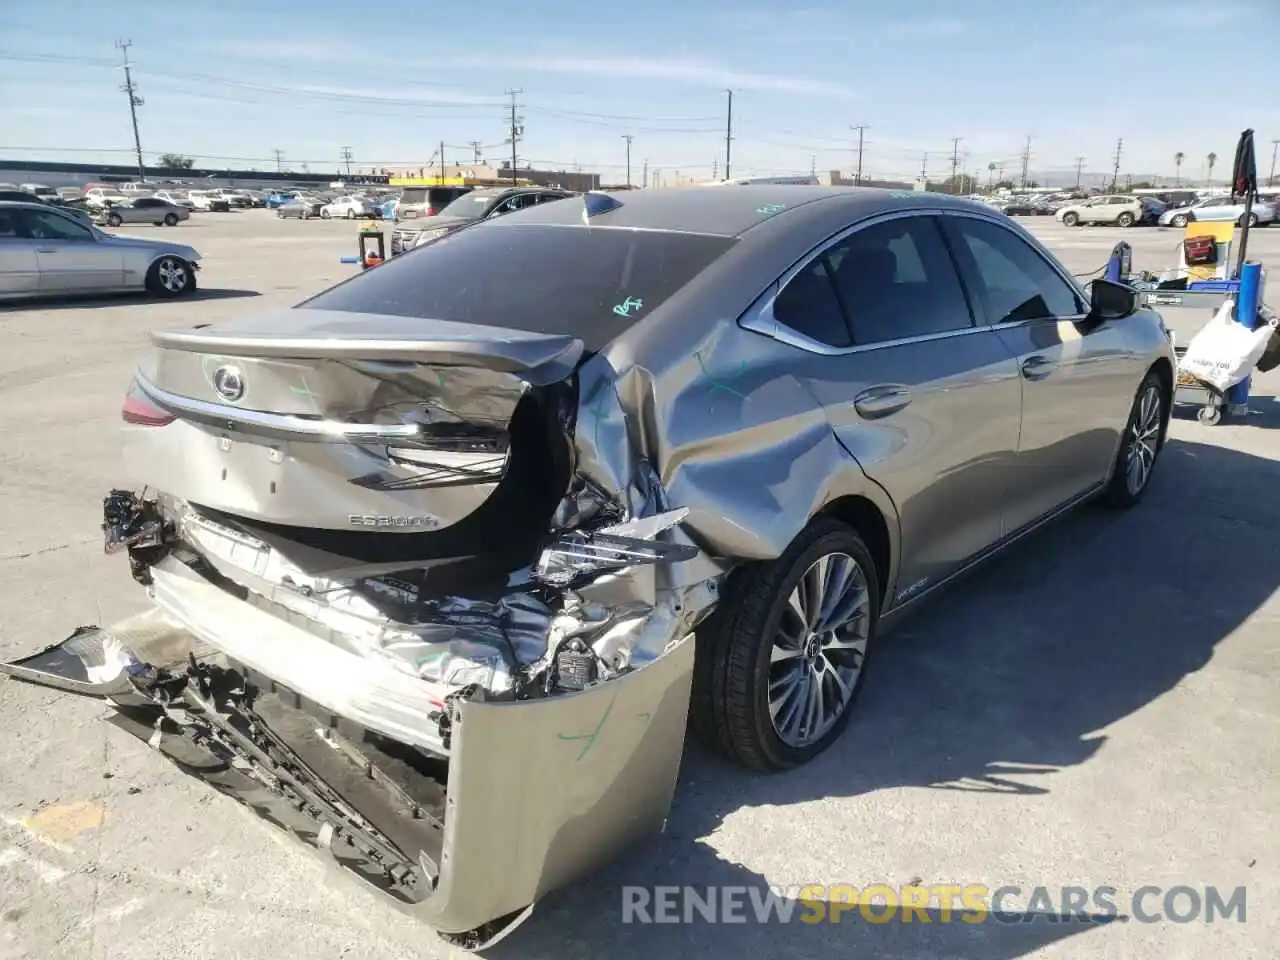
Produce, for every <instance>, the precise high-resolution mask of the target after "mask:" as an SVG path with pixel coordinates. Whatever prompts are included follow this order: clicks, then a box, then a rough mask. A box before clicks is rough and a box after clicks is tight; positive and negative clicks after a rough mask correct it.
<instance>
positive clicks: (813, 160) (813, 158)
mask: <svg viewBox="0 0 1280 960" xmlns="http://www.w3.org/2000/svg"><path fill="white" fill-rule="evenodd" d="M809 176H811V177H813V179H815V180H817V179H818V155H817V154H816V153H811V154H809Z"/></svg>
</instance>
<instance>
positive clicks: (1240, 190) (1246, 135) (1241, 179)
mask: <svg viewBox="0 0 1280 960" xmlns="http://www.w3.org/2000/svg"><path fill="white" fill-rule="evenodd" d="M1237 197H1242V198H1243V199H1244V214H1243V216H1242V220H1243V223H1242V224H1241V227H1240V253H1239V254H1238V255H1237V256H1236V269H1235V279H1237V280H1238V279H1240V271H1241V270H1242V269H1243V267H1244V258H1245V254H1246V253H1248V251H1249V220H1250V219H1251V218H1252V215H1253V205H1254V203H1255V202H1256V201H1257V199H1258V162H1257V157H1255V156H1254V152H1253V130H1245V131H1243V132H1242V133H1241V134H1240V142H1239V143H1237V144H1236V158H1235V162H1234V163H1233V164H1232V167H1231V202H1232V203H1235V202H1236V198H1237Z"/></svg>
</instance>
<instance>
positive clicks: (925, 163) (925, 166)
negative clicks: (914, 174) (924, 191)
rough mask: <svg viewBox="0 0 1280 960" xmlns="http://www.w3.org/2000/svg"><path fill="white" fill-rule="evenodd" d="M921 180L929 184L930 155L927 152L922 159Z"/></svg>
mask: <svg viewBox="0 0 1280 960" xmlns="http://www.w3.org/2000/svg"><path fill="white" fill-rule="evenodd" d="M920 179H921V180H922V181H923V182H924V183H928V182H929V154H928V152H927V151H926V152H925V154H924V156H922V157H921V158H920Z"/></svg>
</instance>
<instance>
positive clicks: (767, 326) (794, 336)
mask: <svg viewBox="0 0 1280 960" xmlns="http://www.w3.org/2000/svg"><path fill="white" fill-rule="evenodd" d="M952 212H953V211H951V210H948V209H947V208H944V207H936V206H934V207H924V206H922V207H912V208H911V209H909V210H894V211H891V212H889V213H881V214H876V215H874V216H871V217H868V218H866V219H865V220H859V221H858V222H857V223H855V224H853V225H852V226H849V227H845V228H844V229H843V230H841V231H839V232H838V233H836V234H833V235H832V236H830V237H828V238H827V239H826V240H824V241H822V243H820V244H819V245H818V246H816V247H814V248H813V249H812V250H810V251H809V252H808V253H806V254H805V255H804V256H803V257H801V258H800V259H799V260H798V261H796V263H794V264H792V265H791V267H789V268H788V269H787V271H786V272H785V273H783V275H782V276H781V277H780V278H779V279H777V280H775V281H773V283H772V284H770V285H769V287H768V289H766V290H765V292H764V293H762V294H761V295H760V297H759V298H757V300H756V302H755V303H754V304H752V306H750V307H748V308H747V312H746V313H745V314H743V316H742V318H741V319H740V320H739V321H738V325H739V326H740V327H742V328H743V329H745V330H750V331H752V332H753V333H759V334H762V335H764V336H766V337H770V338H772V339H774V340H777V341H778V342H779V343H785V344H787V345H788V346H792V347H796V348H797V349H800V350H804V351H805V352H807V353H814V354H818V355H819V356H824V357H843V356H847V355H849V354H856V353H865V352H867V351H871V350H884V349H888V348H890V347H901V346H905V345H907V344H912V343H928V342H931V341H934V340H950V339H952V338H953V337H964V336H969V335H971V334H975V333H985V332H987V331H989V330H991V329H993V325H991V324H983V323H977V322H976V319H975V322H974V323H973V324H972V325H971V326H969V327H965V328H962V329H959V330H946V331H943V332H941V333H925V334H920V335H919V336H914V337H899V338H898V339H896V340H881V341H879V342H877V343H861V344H854V345H853V346H850V347H833V346H831V344H829V343H823V342H822V341H820V340H814V339H813V338H812V337H808V336H805V335H804V334H803V333H801V332H800V331H798V330H794V329H792V328H791V327H788V326H786V325H785V324H783V323H780V322H779V321H778V319H777V317H775V316H774V314H773V304H774V301H775V300H777V298H778V294H779V293H781V292H782V288H783V287H785V286H786V285H787V284H788V283H790V282H791V281H792V280H794V279H795V278H796V276H797V275H798V274H800V273H801V272H803V271H804V270H805V269H806V268H807V267H808V266H809V265H810V264H812V263H813V261H815V260H817V259H818V258H819V257H821V256H823V255H824V254H825V253H826V252H827V251H828V250H830V249H831V248H832V247H834V246H836V245H837V244H840V243H843V242H844V241H845V240H847V239H848V238H849V237H851V236H853V235H854V234H855V233H858V232H859V231H861V230H865V229H867V228H868V227H873V226H876V225H878V224H881V223H887V222H889V221H892V220H904V219H906V218H908V217H929V216H939V215H942V214H950V213H952ZM965 213H966V214H967V213H968V211H965ZM975 219H979V220H991V221H992V222H998V221H995V220H993V219H992V218H989V217H982V216H979V217H976V218H975ZM956 272H957V275H958V274H959V269H958V268H957V269H956ZM960 282H961V289H963V278H960ZM966 296H967V295H966ZM1024 322H1025V321H1024Z"/></svg>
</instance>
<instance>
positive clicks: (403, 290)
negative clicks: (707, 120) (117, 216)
mask: <svg viewBox="0 0 1280 960" xmlns="http://www.w3.org/2000/svg"><path fill="white" fill-rule="evenodd" d="M735 242H736V241H735V239H734V238H733V237H720V236H708V235H705V234H690V233H670V232H660V231H654V230H620V229H610V228H606V227H595V228H589V227H585V226H582V227H579V226H567V225H553V224H541V223H539V224H513V223H509V222H508V223H504V224H497V223H483V224H479V225H477V226H474V227H467V228H464V229H462V230H459V231H457V232H456V233H455V234H453V235H452V236H447V237H444V238H442V239H440V240H436V241H434V242H431V243H428V244H426V245H425V246H422V247H417V248H416V249H414V250H411V251H409V252H408V253H406V254H404V255H402V256H398V257H395V258H393V259H391V260H388V261H387V262H386V263H384V264H382V265H380V266H378V267H376V268H374V269H372V270H369V271H367V272H364V273H361V274H359V275H357V276H355V277H352V278H351V279H350V280H347V281H346V282H344V283H341V284H339V285H338V286H336V287H333V288H331V289H329V290H326V291H325V292H324V293H321V294H319V295H318V296H315V297H312V298H311V299H310V300H307V301H304V302H303V303H301V304H299V306H300V307H306V308H309V309H313V310H337V311H342V312H348V313H375V314H384V315H390V316H403V317H423V318H426V319H433V320H453V321H457V322H460V323H475V324H482V325H485V326H493V327H506V328H508V329H513V330H527V331H534V332H539V333H550V334H557V335H568V336H574V337H578V338H580V339H581V340H582V341H583V343H584V345H585V346H586V349H588V350H592V351H595V350H599V349H601V348H602V347H604V346H605V345H606V344H607V343H609V342H610V341H611V340H613V339H614V338H615V337H617V336H619V335H620V334H621V333H623V332H624V331H626V330H627V329H629V328H630V327H631V326H632V325H634V324H635V323H636V321H637V320H641V319H643V318H644V317H646V316H648V315H649V314H650V313H652V312H653V311H654V310H656V309H657V308H658V307H659V306H660V305H661V304H662V303H663V302H664V301H665V300H667V299H668V298H669V297H671V296H672V295H673V294H675V293H676V292H677V291H678V290H680V288H681V287H683V286H685V285H686V284H687V283H689V282H690V281H691V280H693V278H694V277H696V276H697V275H698V274H699V273H701V272H702V271H703V270H705V269H706V268H707V267H709V266H710V265H711V264H712V263H713V262H714V261H715V260H716V259H717V258H719V257H720V256H722V255H723V254H724V253H725V252H726V251H727V250H728V249H729V248H730V247H731V246H733V244H734V243H735Z"/></svg>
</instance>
